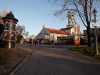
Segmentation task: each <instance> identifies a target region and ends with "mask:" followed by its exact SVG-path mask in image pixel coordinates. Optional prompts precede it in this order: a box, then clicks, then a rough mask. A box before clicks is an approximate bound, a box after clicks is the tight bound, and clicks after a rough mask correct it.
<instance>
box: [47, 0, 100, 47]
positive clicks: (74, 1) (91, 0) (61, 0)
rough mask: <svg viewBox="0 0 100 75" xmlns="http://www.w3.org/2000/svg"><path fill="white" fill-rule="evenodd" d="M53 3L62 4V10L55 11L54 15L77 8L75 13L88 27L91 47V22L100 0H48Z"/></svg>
mask: <svg viewBox="0 0 100 75" xmlns="http://www.w3.org/2000/svg"><path fill="white" fill-rule="evenodd" d="M48 1H49V2H50V3H52V4H56V5H58V6H61V7H62V8H61V9H60V10H57V11H55V12H54V16H59V15H62V14H63V13H64V12H66V11H67V10H68V8H70V9H75V13H76V14H77V15H78V16H79V17H80V19H81V21H82V23H83V25H84V26H85V27H86V29H87V35H88V36H87V37H88V46H89V47H91V36H90V24H91V21H92V19H91V18H92V11H93V9H94V8H98V6H100V4H99V3H100V0H48Z"/></svg>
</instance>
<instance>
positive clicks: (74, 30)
mask: <svg viewBox="0 0 100 75" xmlns="http://www.w3.org/2000/svg"><path fill="white" fill-rule="evenodd" d="M36 39H37V40H38V43H66V42H68V43H71V44H74V40H76V41H77V40H79V39H80V26H79V25H78V24H77V23H76V21H75V19H74V14H73V11H72V10H71V9H69V10H68V24H67V26H66V28H61V29H59V30H58V29H53V28H48V27H44V26H43V28H42V30H41V31H40V33H39V34H38V35H37V36H36Z"/></svg>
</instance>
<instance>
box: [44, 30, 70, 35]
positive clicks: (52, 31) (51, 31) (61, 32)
mask: <svg viewBox="0 0 100 75" xmlns="http://www.w3.org/2000/svg"><path fill="white" fill-rule="evenodd" d="M46 29H47V30H48V31H49V32H50V33H56V34H64V35H68V33H67V32H65V31H63V30H57V29H53V28H46Z"/></svg>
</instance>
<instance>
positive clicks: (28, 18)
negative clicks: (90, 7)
mask: <svg viewBox="0 0 100 75" xmlns="http://www.w3.org/2000/svg"><path fill="white" fill-rule="evenodd" d="M4 8H6V9H7V10H8V11H13V13H14V17H15V18H17V19H18V20H19V22H18V23H17V24H20V25H22V26H25V30H26V31H28V32H29V35H33V34H34V35H37V34H39V32H40V31H41V30H42V28H43V26H44V25H45V27H48V28H54V29H61V28H65V27H66V25H67V24H68V19H67V17H66V18H65V19H63V20H61V19H60V18H59V17H55V16H53V14H52V13H53V12H54V10H59V9H61V7H60V6H55V5H54V6H53V5H52V4H50V3H48V2H47V0H0V11H2V10H3V9H4ZM97 11H98V14H97V20H98V21H97V23H98V24H100V14H99V13H100V9H98V10H97ZM66 13H67V11H66ZM75 20H76V22H77V23H78V24H79V25H80V30H81V32H82V33H83V30H86V28H85V27H84V25H83V24H82V22H81V20H80V19H79V18H77V17H75ZM91 26H92V25H91Z"/></svg>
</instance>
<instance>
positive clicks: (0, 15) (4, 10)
mask: <svg viewBox="0 0 100 75" xmlns="http://www.w3.org/2000/svg"><path fill="white" fill-rule="evenodd" d="M8 12H9V11H8V10H7V9H6V8H5V9H3V10H2V11H1V12H0V24H2V20H1V18H2V17H4V16H6V15H7V13H8Z"/></svg>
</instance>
